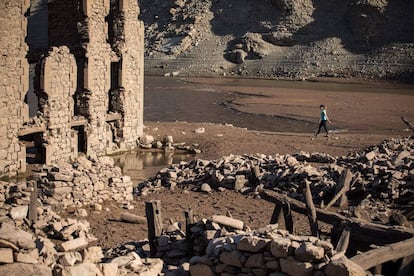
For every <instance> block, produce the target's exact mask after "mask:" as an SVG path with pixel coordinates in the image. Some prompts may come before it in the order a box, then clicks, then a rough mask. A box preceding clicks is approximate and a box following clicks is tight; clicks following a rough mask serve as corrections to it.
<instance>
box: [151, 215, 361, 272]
mask: <svg viewBox="0 0 414 276" xmlns="http://www.w3.org/2000/svg"><path fill="white" fill-rule="evenodd" d="M167 228H169V229H167V230H166V231H164V233H163V235H162V236H161V237H159V238H158V240H157V244H158V246H157V250H158V251H157V254H158V256H161V257H162V258H163V259H164V260H165V261H166V262H167V263H168V264H170V265H169V268H170V269H171V270H174V269H175V270H176V273H175V274H171V275H189V273H191V275H236V274H237V275H239V273H245V274H246V275H250V274H251V275H278V274H277V273H280V272H282V273H286V274H287V275H336V274H337V273H339V275H365V272H364V270H363V269H362V268H360V267H358V266H357V265H355V264H354V263H352V262H351V261H349V260H348V259H347V258H346V257H345V256H344V255H343V253H337V252H335V250H334V249H333V246H332V244H331V243H330V242H328V241H323V240H320V239H318V238H316V237H310V236H295V235H291V234H289V232H288V231H286V230H281V229H278V225H277V224H273V225H268V226H266V227H264V228H261V229H258V230H255V231H252V230H250V229H249V228H248V227H246V226H245V225H244V223H243V222H242V221H240V220H237V219H234V218H231V217H226V216H212V217H211V218H209V219H202V220H200V221H198V222H197V223H195V224H193V225H192V226H191V229H190V237H189V238H188V239H185V234H184V233H183V232H182V231H181V230H180V228H179V227H178V226H177V225H175V224H172V225H170V226H169V227H167ZM188 256H193V257H191V259H190V260H189V261H188V263H189V264H188V263H186V262H185V260H186V257H188ZM187 260H188V259H187ZM183 262H184V263H183ZM186 268H187V270H186ZM177 273H180V274H177ZM226 273H228V274H226ZM352 273H354V274H352Z"/></svg>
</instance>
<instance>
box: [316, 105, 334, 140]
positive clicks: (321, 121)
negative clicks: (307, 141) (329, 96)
mask: <svg viewBox="0 0 414 276" xmlns="http://www.w3.org/2000/svg"><path fill="white" fill-rule="evenodd" d="M326 108H327V107H326V106H325V105H323V104H321V105H320V106H319V109H320V110H321V117H320V119H319V128H318V132H317V133H316V134H315V135H316V136H318V135H319V133H320V132H321V128H322V127H323V128H324V129H325V131H326V137H328V136H329V133H328V127H327V126H326V123H327V122H331V120H329V117H328V114H327V113H326Z"/></svg>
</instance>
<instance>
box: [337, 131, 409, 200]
mask: <svg viewBox="0 0 414 276" xmlns="http://www.w3.org/2000/svg"><path fill="white" fill-rule="evenodd" d="M337 164H338V165H340V166H343V167H348V168H350V169H351V170H352V171H353V172H354V173H355V174H358V178H357V181H356V183H355V187H354V191H358V190H359V191H364V192H366V193H368V194H370V195H371V196H372V197H373V198H375V199H381V200H383V201H385V202H393V201H395V200H397V201H403V200H404V198H410V197H412V196H413V195H414V140H413V139H412V138H397V139H390V140H388V141H384V142H383V143H381V144H380V145H377V146H372V147H370V148H368V149H366V150H364V151H362V152H359V153H354V154H351V155H349V156H347V157H345V158H344V157H342V158H338V160H337Z"/></svg>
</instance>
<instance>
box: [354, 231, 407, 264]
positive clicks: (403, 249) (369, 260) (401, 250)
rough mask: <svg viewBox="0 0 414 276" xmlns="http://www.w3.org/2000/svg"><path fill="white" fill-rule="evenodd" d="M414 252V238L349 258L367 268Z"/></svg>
mask: <svg viewBox="0 0 414 276" xmlns="http://www.w3.org/2000/svg"><path fill="white" fill-rule="evenodd" d="M413 254H414V238H411V239H408V240H405V241H400V242H396V243H392V244H388V245H385V246H382V247H380V248H376V249H372V250H369V251H367V252H364V253H361V254H358V255H356V256H354V257H352V258H351V259H350V260H351V261H353V262H354V263H356V264H358V265H359V266H361V267H362V268H363V269H365V270H368V269H370V268H373V267H376V266H378V265H380V264H383V263H386V262H388V261H391V260H396V259H400V258H404V257H406V256H410V255H413Z"/></svg>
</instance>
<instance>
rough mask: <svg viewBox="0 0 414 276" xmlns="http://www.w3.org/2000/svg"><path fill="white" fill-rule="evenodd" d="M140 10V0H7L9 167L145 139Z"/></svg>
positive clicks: (1, 136) (4, 85)
mask: <svg viewBox="0 0 414 276" xmlns="http://www.w3.org/2000/svg"><path fill="white" fill-rule="evenodd" d="M139 13H140V10H139V6H138V1H137V0H65V1H62V0H2V1H0V26H1V27H0V45H1V50H0V51H1V56H0V59H1V66H0V75H1V79H0V92H1V102H0V114H1V117H0V175H15V174H16V173H18V172H24V171H25V170H26V162H27V160H29V159H31V160H36V162H40V163H45V164H53V163H54V162H56V161H57V160H67V161H70V160H74V159H76V157H77V156H78V153H79V152H83V153H85V154H86V155H88V156H92V157H93V156H100V155H105V154H109V153H113V152H116V151H122V150H128V149H131V148H134V147H135V146H136V141H137V138H138V137H139V136H140V135H141V134H142V131H143V77H144V70H143V68H144V56H143V50H144V26H143V23H142V21H140V20H139V18H138V17H139Z"/></svg>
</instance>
